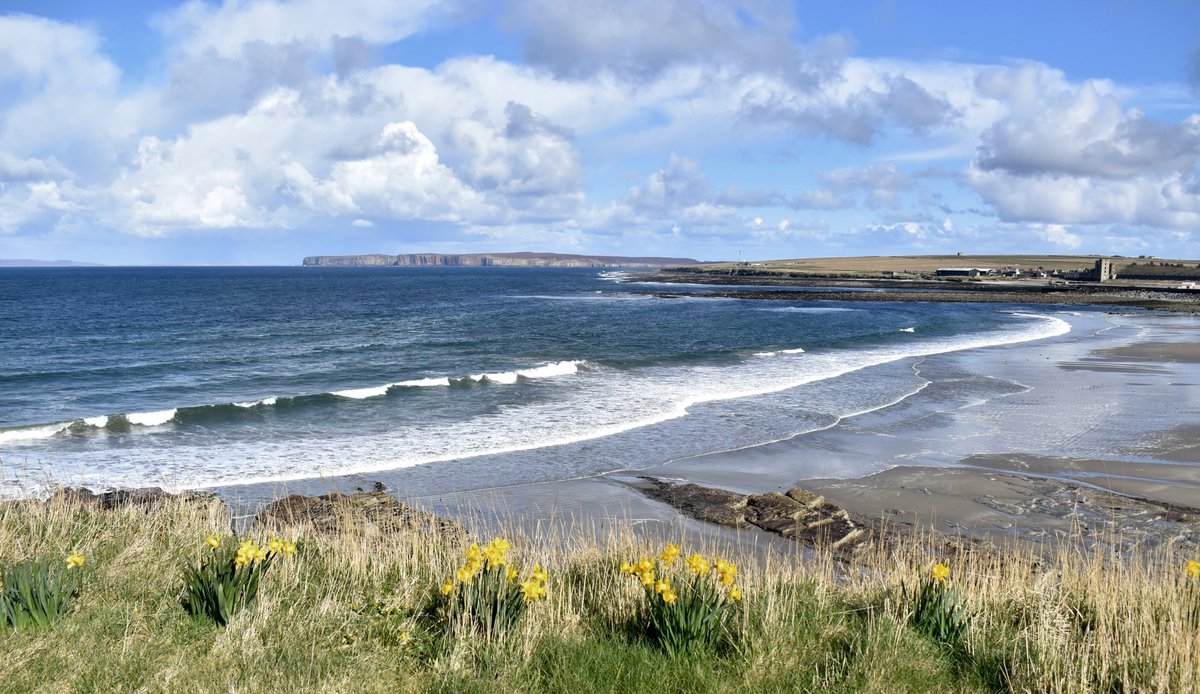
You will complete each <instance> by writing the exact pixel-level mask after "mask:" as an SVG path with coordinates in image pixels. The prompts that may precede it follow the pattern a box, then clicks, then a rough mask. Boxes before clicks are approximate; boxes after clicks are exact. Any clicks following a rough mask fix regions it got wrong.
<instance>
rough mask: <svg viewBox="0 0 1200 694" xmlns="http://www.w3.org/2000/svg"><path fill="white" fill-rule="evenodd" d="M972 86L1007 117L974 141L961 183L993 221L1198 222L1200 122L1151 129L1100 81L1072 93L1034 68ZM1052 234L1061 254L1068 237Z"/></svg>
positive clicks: (1001, 73) (1054, 76)
mask: <svg viewBox="0 0 1200 694" xmlns="http://www.w3.org/2000/svg"><path fill="white" fill-rule="evenodd" d="M979 87H980V91H981V92H982V93H985V94H987V95H989V96H991V97H993V98H996V99H1000V100H1003V101H1004V102H1005V103H1006V104H1007V105H1008V107H1009V111H1010V113H1009V115H1007V116H1006V117H1004V118H1002V119H1000V120H998V121H997V122H996V123H995V124H994V125H992V126H991V127H990V128H988V129H987V130H986V131H985V132H984V133H983V134H982V136H981V140H980V145H979V148H978V149H977V151H976V155H975V158H974V160H973V161H972V162H971V165H970V167H969V168H968V171H967V180H968V181H969V183H970V184H971V185H972V186H973V187H974V188H975V190H977V191H978V192H979V194H980V195H981V196H982V197H983V199H984V200H985V201H987V202H988V203H989V204H991V205H992V206H993V207H995V209H996V211H997V213H998V214H999V216H1000V218H1001V219H1004V220H1010V221H1027V222H1036V223H1041V224H1045V225H1048V226H1046V227H1045V228H1046V229H1051V228H1053V229H1060V228H1061V226H1060V225H1063V224H1108V223H1114V222H1123V223H1129V224H1146V225H1152V226H1162V227H1168V228H1176V229H1194V228H1195V227H1196V225H1197V224H1198V223H1200V195H1198V194H1197V193H1198V191H1197V175H1196V174H1197V172H1196V165H1197V163H1198V162H1200V115H1191V116H1189V117H1187V118H1185V119H1184V120H1183V121H1181V122H1179V123H1174V124H1172V123H1163V122H1159V121H1154V120H1152V119H1150V118H1148V117H1147V116H1145V114H1143V113H1141V112H1140V111H1138V110H1136V109H1125V108H1123V107H1122V106H1121V103H1120V101H1119V100H1118V98H1117V97H1116V95H1115V93H1114V92H1115V90H1114V88H1113V85H1111V84H1109V83H1107V82H1103V81H1087V82H1084V83H1082V84H1079V85H1073V84H1070V83H1067V82H1066V81H1065V80H1064V79H1063V78H1062V75H1061V74H1060V73H1058V72H1056V71H1053V70H1049V69H1048V68H1045V67H1044V66H1039V65H1026V66H1022V67H1020V68H1017V69H1007V70H1005V69H993V70H990V71H986V72H984V73H983V74H981V76H980V78H979ZM1056 225H1059V226H1056ZM1055 234H1056V236H1057V238H1058V239H1059V240H1060V242H1062V243H1060V245H1067V246H1068V247H1069V245H1070V242H1071V238H1072V237H1070V236H1069V235H1066V233H1065V232H1062V233H1059V232H1055ZM1074 238H1078V237H1074Z"/></svg>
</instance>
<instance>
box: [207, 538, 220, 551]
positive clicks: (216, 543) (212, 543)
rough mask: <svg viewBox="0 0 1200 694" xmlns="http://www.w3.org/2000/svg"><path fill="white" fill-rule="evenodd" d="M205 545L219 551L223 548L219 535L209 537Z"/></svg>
mask: <svg viewBox="0 0 1200 694" xmlns="http://www.w3.org/2000/svg"><path fill="white" fill-rule="evenodd" d="M204 544H206V545H208V547H209V549H214V550H215V549H219V548H220V547H221V538H220V537H218V536H217V535H209V536H208V539H207V540H205V541H204Z"/></svg>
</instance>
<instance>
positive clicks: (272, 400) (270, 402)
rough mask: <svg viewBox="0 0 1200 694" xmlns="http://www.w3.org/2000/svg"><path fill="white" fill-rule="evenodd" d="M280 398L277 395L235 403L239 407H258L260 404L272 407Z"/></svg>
mask: <svg viewBox="0 0 1200 694" xmlns="http://www.w3.org/2000/svg"><path fill="white" fill-rule="evenodd" d="M278 400H279V398H277V397H275V396H271V397H269V398H263V399H262V400H253V401H251V402H235V403H233V404H234V405H237V406H238V407H246V408H249V407H257V406H259V405H262V406H264V407H270V406H271V405H274V404H275V403H276V402H277V401H278Z"/></svg>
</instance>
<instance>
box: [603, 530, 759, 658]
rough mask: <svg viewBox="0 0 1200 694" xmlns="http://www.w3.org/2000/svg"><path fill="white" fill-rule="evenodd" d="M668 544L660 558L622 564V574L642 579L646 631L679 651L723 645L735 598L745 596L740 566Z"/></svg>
mask: <svg viewBox="0 0 1200 694" xmlns="http://www.w3.org/2000/svg"><path fill="white" fill-rule="evenodd" d="M682 554H683V550H682V549H681V548H680V547H679V546H678V545H674V544H668V545H667V546H666V547H665V548H663V551H662V552H661V553H659V555H658V556H657V557H656V558H655V559H651V558H650V557H648V556H645V557H642V558H641V559H639V560H638V561H636V562H624V563H622V564H621V573H622V574H625V575H627V576H631V577H633V578H635V579H637V580H638V582H640V583H641V584H642V588H643V590H644V591H645V595H646V601H647V602H646V604H647V615H646V618H647V619H646V631H647V633H648V635H649V636H650V637H651V638H652V639H654V640H655V641H656V642H657V643H658V644H659V646H661V647H662V648H663V650H665V651H667V652H668V653H670V654H672V655H675V654H679V653H684V652H688V651H692V650H695V649H707V648H712V647H714V646H716V645H717V643H718V642H719V641H720V639H721V638H722V637H723V635H724V634H725V632H726V630H727V629H726V627H727V624H726V621H727V617H728V613H729V611H730V610H731V609H732V606H733V603H736V602H739V601H741V599H742V590H741V588H739V587H738V586H737V585H735V581H736V580H737V573H738V570H737V565H736V564H734V563H733V562H730V561H726V560H724V559H712V560H710V559H708V558H706V557H704V556H703V555H701V554H692V555H691V556H690V557H688V558H686V559H684V560H683V561H681V562H678V563H677V561H676V560H678V559H679V557H680V556H682Z"/></svg>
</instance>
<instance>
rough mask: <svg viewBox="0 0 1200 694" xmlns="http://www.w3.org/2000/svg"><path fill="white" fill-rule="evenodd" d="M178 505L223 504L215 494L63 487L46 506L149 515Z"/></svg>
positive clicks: (143, 489) (145, 488)
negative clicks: (164, 507) (123, 511)
mask: <svg viewBox="0 0 1200 694" xmlns="http://www.w3.org/2000/svg"><path fill="white" fill-rule="evenodd" d="M179 501H182V502H191V503H198V504H211V503H217V504H220V503H222V502H221V501H220V500H219V499H218V498H217V495H216V494H211V493H209V492H180V493H178V494H173V493H171V492H168V491H165V490H163V489H161V488H159V487H143V488H139V489H114V490H111V491H106V492H100V493H99V494H97V493H95V492H93V491H91V490H90V489H85V488H83V487H63V488H61V489H58V490H56V491H55V492H54V493H53V494H51V495H50V498H49V499H47V500H46V503H47V504H48V505H55V504H61V505H67V506H82V507H87V508H94V509H96V510H100V511H116V510H120V509H125V508H136V509H141V510H143V511H149V510H152V509H155V508H158V507H160V506H162V505H164V504H167V503H174V502H179Z"/></svg>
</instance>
